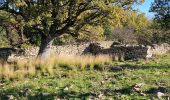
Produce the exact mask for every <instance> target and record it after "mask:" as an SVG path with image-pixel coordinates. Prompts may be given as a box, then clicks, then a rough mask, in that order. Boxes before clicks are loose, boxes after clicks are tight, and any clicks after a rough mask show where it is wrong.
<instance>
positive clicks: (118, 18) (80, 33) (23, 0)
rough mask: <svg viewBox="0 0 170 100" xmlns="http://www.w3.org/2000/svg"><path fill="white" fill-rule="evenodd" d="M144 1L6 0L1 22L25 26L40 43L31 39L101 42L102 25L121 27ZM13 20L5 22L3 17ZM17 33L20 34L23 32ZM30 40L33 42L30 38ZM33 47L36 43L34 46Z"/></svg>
mask: <svg viewBox="0 0 170 100" xmlns="http://www.w3.org/2000/svg"><path fill="white" fill-rule="evenodd" d="M143 1H144V0H133V1H117V0H57V1H55V0H51V1H49V0H43V1H40V0H37V1H29V0H15V1H13V0H6V1H4V4H2V5H1V7H0V10H1V12H0V13H1V14H0V16H1V20H2V21H3V22H5V20H10V21H8V23H6V24H10V23H14V24H15V25H16V24H17V25H19V26H22V28H23V29H21V30H23V32H24V34H27V38H29V39H30V41H35V42H36V43H35V44H39V43H37V41H40V40H39V39H37V40H36V39H34V38H32V36H35V37H36V36H37V34H40V37H41V38H42V37H45V38H47V37H48V38H49V37H50V38H51V40H53V39H54V38H55V37H59V36H61V35H63V34H69V35H71V36H73V37H76V38H77V39H79V40H82V41H87V40H88V41H91V40H102V36H103V30H104V29H102V28H103V24H104V23H105V24H106V23H107V24H109V25H111V26H113V27H115V26H121V25H122V24H121V22H122V21H124V20H125V19H126V18H124V17H125V11H126V10H130V9H131V6H132V5H133V4H134V3H137V4H140V3H142V2H143ZM2 13H5V14H8V15H10V16H11V18H6V19H5V20H4V19H3V17H5V15H4V14H2ZM21 30H18V31H21ZM28 34H30V35H28ZM30 36H31V38H30ZM41 42H42V41H41ZM31 43H34V42H31Z"/></svg>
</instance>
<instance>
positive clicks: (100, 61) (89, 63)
mask: <svg viewBox="0 0 170 100" xmlns="http://www.w3.org/2000/svg"><path fill="white" fill-rule="evenodd" d="M111 62H112V59H111V57H109V56H106V55H98V56H91V55H84V56H66V55H60V56H57V57H51V58H49V59H48V60H43V61H42V60H38V59H36V60H20V61H17V62H16V63H14V64H11V65H8V64H6V65H3V66H2V65H1V67H0V78H5V79H22V78H24V77H29V76H34V75H36V74H38V73H41V74H42V73H48V74H50V75H52V74H54V73H55V71H56V69H58V68H59V67H65V68H68V69H81V70H83V69H85V68H87V67H88V68H89V69H93V67H94V66H95V65H104V64H105V63H111Z"/></svg>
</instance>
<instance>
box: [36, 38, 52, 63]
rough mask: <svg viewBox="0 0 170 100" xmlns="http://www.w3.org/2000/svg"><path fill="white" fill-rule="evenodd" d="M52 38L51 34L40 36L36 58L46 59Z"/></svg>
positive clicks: (49, 52)
mask: <svg viewBox="0 0 170 100" xmlns="http://www.w3.org/2000/svg"><path fill="white" fill-rule="evenodd" d="M53 39H54V38H52V37H51V36H48V37H43V36H42V37H41V45H40V48H39V52H38V58H39V59H41V60H45V59H48V58H49V57H50V54H51V46H52V43H53Z"/></svg>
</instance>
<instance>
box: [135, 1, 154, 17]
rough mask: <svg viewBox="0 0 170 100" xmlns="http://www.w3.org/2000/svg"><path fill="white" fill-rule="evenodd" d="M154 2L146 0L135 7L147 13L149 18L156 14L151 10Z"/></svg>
mask: <svg viewBox="0 0 170 100" xmlns="http://www.w3.org/2000/svg"><path fill="white" fill-rule="evenodd" d="M152 2H154V0H145V2H144V3H143V4H142V5H134V9H139V10H140V11H141V12H143V13H145V14H146V16H147V17H148V18H153V17H154V14H153V13H151V12H149V9H150V6H151V3H152Z"/></svg>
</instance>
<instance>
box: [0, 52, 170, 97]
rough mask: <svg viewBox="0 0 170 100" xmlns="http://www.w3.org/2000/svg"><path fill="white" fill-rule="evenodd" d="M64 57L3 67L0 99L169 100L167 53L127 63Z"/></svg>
mask: <svg viewBox="0 0 170 100" xmlns="http://www.w3.org/2000/svg"><path fill="white" fill-rule="evenodd" d="M63 59H64V60H63ZM63 59H62V60H61V59H60V60H59V59H57V60H50V61H48V62H43V63H40V62H38V61H37V62H36V63H28V62H25V63H23V62H22V63H21V62H20V63H17V64H16V65H15V66H14V65H13V67H14V68H13V67H11V66H9V65H5V66H6V68H4V67H5V66H3V67H2V68H1V69H0V76H1V80H0V100H8V99H19V100H60V99H61V100H65V99H66V100H67V99H69V100H79V99H81V100H158V99H162V100H168V98H169V97H170V55H164V56H161V57H155V58H154V59H151V60H148V61H145V60H139V61H126V62H113V61H111V59H110V58H108V57H106V56H105V57H104V56H99V57H96V58H95V57H90V56H89V57H83V58H81V57H76V58H67V59H66V58H63ZM73 59H75V60H73ZM56 61H58V62H56ZM26 64H28V66H26ZM23 66H24V67H23ZM28 67H29V68H28ZM25 69H27V70H26V71H25ZM162 93H163V96H162Z"/></svg>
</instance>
